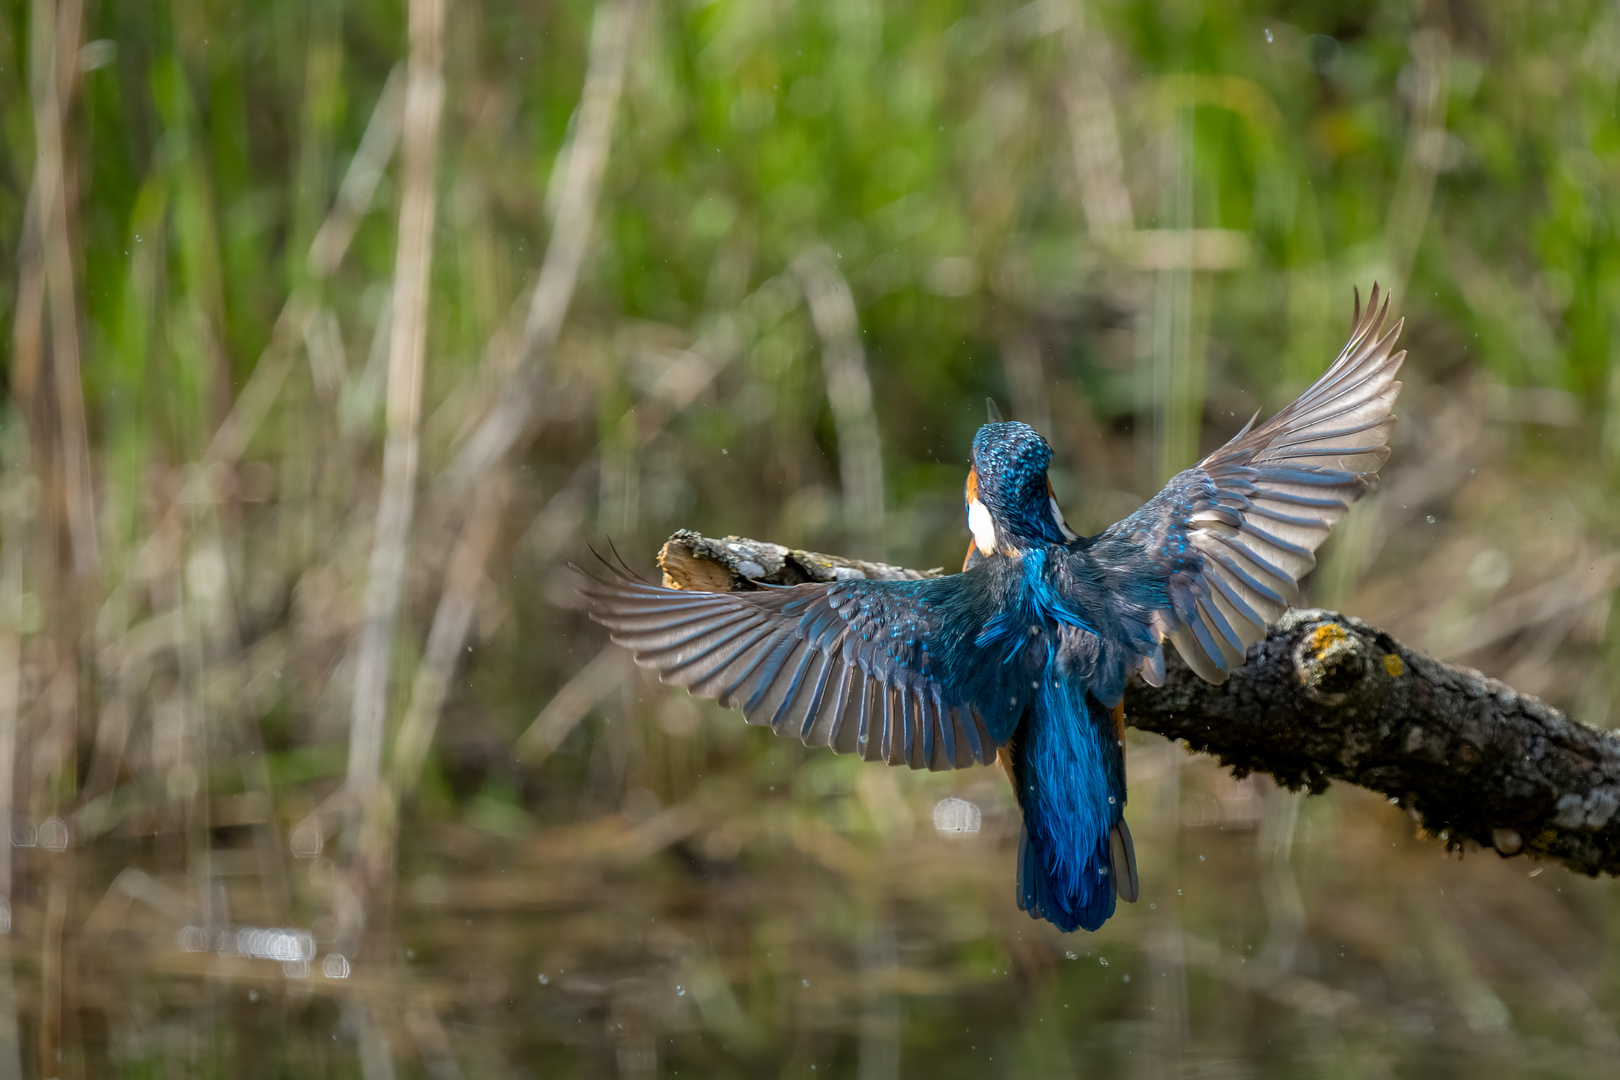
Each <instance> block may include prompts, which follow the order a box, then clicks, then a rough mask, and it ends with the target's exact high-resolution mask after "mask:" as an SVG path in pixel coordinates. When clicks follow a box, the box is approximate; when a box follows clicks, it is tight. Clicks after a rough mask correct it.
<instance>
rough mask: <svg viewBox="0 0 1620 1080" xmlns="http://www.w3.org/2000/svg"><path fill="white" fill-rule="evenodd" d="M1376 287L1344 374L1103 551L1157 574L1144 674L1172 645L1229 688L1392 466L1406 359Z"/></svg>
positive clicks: (1110, 536) (1141, 516)
mask: <svg viewBox="0 0 1620 1080" xmlns="http://www.w3.org/2000/svg"><path fill="white" fill-rule="evenodd" d="M1378 301H1379V297H1378V288H1377V286H1374V287H1373V292H1372V296H1371V298H1370V302H1369V304H1368V306H1367V311H1366V313H1365V314H1362V313H1360V312H1359V311H1358V312H1357V316H1358V317H1357V320H1356V326H1355V329H1354V330H1352V331H1351V335H1350V340H1349V342H1348V343H1347V344H1346V345H1345V347H1344V350H1343V351H1342V352H1341V353H1340V354H1339V357H1338V359H1337V360H1335V361H1334V363H1333V366H1332V367H1330V368H1328V370H1327V371H1326V372H1325V373H1324V374H1323V375H1322V377H1321V378H1320V379H1318V380H1316V383H1315V385H1313V386H1312V387H1311V388H1310V389H1309V390H1306V391H1305V392H1304V393H1303V394H1301V395H1300V396H1299V398H1298V400H1296V401H1295V402H1294V403H1293V404H1292V405H1289V406H1288V407H1287V408H1286V409H1283V410H1282V411H1281V412H1279V413H1278V414H1277V415H1276V416H1273V417H1272V418H1271V419H1270V420H1268V421H1266V422H1265V423H1264V424H1262V425H1260V426H1259V427H1255V426H1254V421H1252V420H1251V421H1250V422H1249V424H1248V426H1246V427H1245V428H1244V429H1243V430H1242V431H1240V432H1239V433H1238V434H1237V435H1236V436H1234V437H1233V439H1232V440H1231V441H1230V442H1228V443H1227V444H1226V445H1225V446H1223V447H1221V448H1220V449H1219V450H1217V451H1215V453H1213V454H1211V455H1210V456H1209V457H1207V458H1205V459H1204V460H1203V461H1202V462H1200V463H1199V464H1198V465H1196V466H1194V467H1193V468H1191V469H1188V470H1186V471H1185V472H1183V473H1181V474H1179V475H1178V476H1176V477H1174V478H1173V479H1172V480H1171V481H1170V482H1169V483H1168V484H1167V485H1165V488H1164V490H1163V491H1161V492H1159V494H1158V495H1157V496H1155V497H1154V498H1153V500H1152V501H1150V502H1148V503H1147V504H1146V505H1144V506H1143V507H1142V508H1141V509H1140V510H1138V511H1137V512H1136V513H1134V514H1132V515H1131V516H1130V517H1128V518H1126V519H1125V520H1124V521H1121V522H1120V523H1118V524H1117V525H1115V526H1113V527H1112V528H1110V529H1109V530H1108V531H1107V532H1105V533H1103V534H1102V535H1101V536H1099V537H1098V538H1097V539H1096V541H1095V542H1094V545H1093V551H1094V552H1095V553H1096V554H1097V556H1098V557H1099V560H1100V561H1101V562H1103V563H1104V564H1105V565H1111V566H1114V567H1117V568H1118V569H1119V570H1121V571H1123V573H1124V575H1125V576H1124V577H1122V578H1121V580H1122V581H1124V580H1132V581H1140V580H1141V579H1142V578H1144V577H1146V578H1148V579H1150V580H1151V581H1153V582H1154V583H1155V585H1156V586H1162V594H1158V593H1156V594H1155V595H1154V596H1153V597H1152V599H1151V601H1149V602H1148V603H1147V604H1146V606H1147V608H1148V609H1149V610H1148V618H1149V621H1150V622H1151V624H1152V630H1153V631H1154V633H1153V635H1152V636H1153V639H1154V645H1153V647H1152V649H1151V650H1150V652H1149V653H1148V655H1147V656H1146V658H1145V659H1144V660H1143V664H1142V671H1143V674H1144V676H1145V677H1146V678H1147V679H1148V680H1149V681H1151V682H1154V683H1155V684H1157V682H1158V681H1159V680H1161V679H1162V678H1163V675H1164V651H1163V646H1162V644H1159V643H1158V642H1159V639H1160V638H1161V637H1168V638H1169V639H1170V640H1171V641H1172V642H1174V643H1175V646H1176V651H1178V652H1179V653H1181V655H1182V657H1183V658H1184V659H1185V660H1186V661H1187V664H1188V666H1190V667H1191V668H1192V669H1193V670H1194V671H1196V672H1197V673H1198V674H1199V675H1201V676H1203V677H1204V678H1205V679H1208V680H1209V681H1211V682H1216V683H1219V682H1224V681H1225V680H1226V677H1227V675H1228V674H1230V673H1231V671H1232V670H1233V669H1234V668H1236V667H1237V666H1238V665H1240V664H1242V663H1243V657H1244V654H1245V653H1246V652H1247V651H1248V648H1249V646H1250V645H1252V644H1254V642H1256V641H1258V640H1259V639H1260V638H1262V637H1264V636H1265V633H1266V626H1267V624H1268V623H1270V622H1271V621H1272V620H1274V619H1275V618H1276V617H1277V616H1278V615H1280V614H1282V612H1283V611H1284V610H1286V609H1287V608H1288V606H1289V605H1290V604H1292V603H1293V602H1294V601H1295V600H1296V599H1297V597H1298V594H1299V580H1300V579H1301V578H1302V577H1304V576H1305V574H1306V573H1308V572H1309V571H1310V570H1311V568H1312V567H1313V566H1315V565H1316V549H1317V547H1318V546H1319V545H1320V544H1321V543H1322V541H1323V540H1325V539H1326V538H1327V534H1328V530H1329V529H1330V528H1332V526H1333V524H1334V523H1335V522H1337V521H1338V520H1339V519H1340V518H1341V517H1343V516H1344V514H1345V512H1346V511H1347V510H1349V508H1350V504H1351V503H1353V502H1354V501H1355V500H1356V499H1357V498H1359V497H1360V496H1361V495H1362V494H1363V493H1364V492H1365V491H1367V489H1368V488H1369V487H1370V486H1371V483H1372V479H1373V474H1374V473H1376V472H1377V471H1378V468H1379V466H1381V465H1382V464H1383V463H1384V459H1385V458H1387V457H1388V456H1389V448H1388V447H1387V446H1386V445H1385V444H1386V442H1387V441H1388V439H1389V431H1390V428H1391V427H1392V426H1393V425H1394V423H1395V418H1394V416H1392V415H1391V413H1390V408H1391V407H1392V406H1393V405H1394V403H1395V396H1396V394H1397V393H1399V392H1400V388H1401V384H1400V383H1398V382H1396V381H1395V373H1396V371H1397V370H1399V368H1400V366H1401V361H1402V360H1404V359H1405V358H1406V353H1405V352H1404V351H1403V352H1393V351H1392V350H1393V349H1394V347H1395V339H1396V338H1397V336H1399V334H1400V331H1401V324H1400V323H1399V322H1397V323H1396V324H1395V326H1394V327H1393V328H1392V329H1390V330H1389V331H1388V332H1387V333H1383V334H1380V331H1381V328H1382V326H1383V323H1384V319H1385V316H1386V314H1387V313H1388V310H1389V300H1388V298H1387V297H1385V299H1384V303H1383V305H1382V307H1380V305H1379V302H1378Z"/></svg>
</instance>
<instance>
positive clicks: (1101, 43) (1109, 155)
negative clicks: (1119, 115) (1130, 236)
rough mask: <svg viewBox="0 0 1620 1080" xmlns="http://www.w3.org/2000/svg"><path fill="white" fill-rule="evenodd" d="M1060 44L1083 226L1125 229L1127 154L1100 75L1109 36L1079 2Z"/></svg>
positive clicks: (1096, 231)
mask: <svg viewBox="0 0 1620 1080" xmlns="http://www.w3.org/2000/svg"><path fill="white" fill-rule="evenodd" d="M1064 49H1065V51H1066V53H1067V55H1068V57H1069V70H1070V71H1072V72H1073V75H1072V77H1071V78H1069V79H1067V80H1065V81H1064V84H1063V105H1064V108H1065V111H1067V113H1068V115H1069V133H1070V138H1071V139H1072V141H1073V143H1074V172H1075V178H1076V179H1077V180H1079V182H1080V205H1081V208H1082V209H1083V210H1084V211H1085V214H1086V228H1087V229H1088V230H1089V231H1090V232H1091V234H1092V235H1093V236H1107V235H1109V234H1112V233H1117V232H1126V231H1129V230H1130V229H1131V228H1132V225H1133V221H1134V219H1135V214H1134V213H1133V211H1132V209H1131V192H1130V188H1128V187H1127V186H1126V185H1125V158H1124V155H1123V154H1122V153H1121V152H1120V147H1119V126H1118V124H1117V123H1116V122H1115V118H1114V101H1113V96H1112V95H1111V94H1110V93H1109V91H1108V83H1107V82H1106V81H1105V80H1104V77H1103V76H1104V73H1105V72H1106V71H1107V70H1108V42H1107V39H1106V38H1104V37H1103V35H1102V32H1101V31H1100V30H1098V29H1096V28H1094V27H1088V26H1087V25H1086V22H1085V9H1084V7H1083V6H1082V5H1081V4H1079V3H1076V4H1075V5H1074V12H1073V15H1072V17H1071V18H1070V21H1069V26H1068V30H1067V32H1066V33H1065V35H1064Z"/></svg>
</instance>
